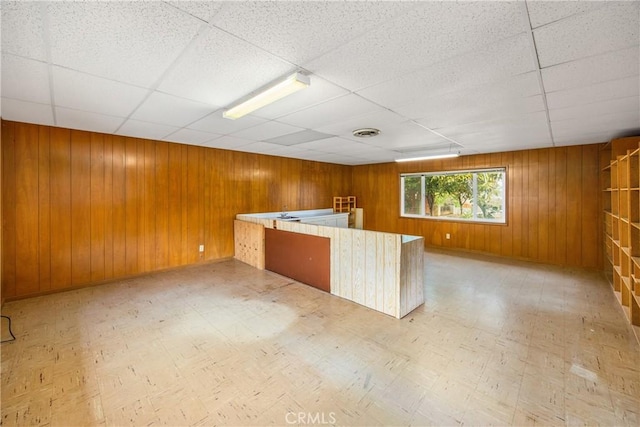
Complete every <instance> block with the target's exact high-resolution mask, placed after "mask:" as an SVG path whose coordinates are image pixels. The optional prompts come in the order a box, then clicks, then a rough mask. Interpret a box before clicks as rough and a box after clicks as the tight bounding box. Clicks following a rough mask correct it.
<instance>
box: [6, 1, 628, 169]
mask: <svg viewBox="0 0 640 427" xmlns="http://www.w3.org/2000/svg"><path fill="white" fill-rule="evenodd" d="M0 14H1V19H2V22H1V23H2V25H1V28H2V63H1V65H2V69H1V78H2V85H1V91H0V95H1V104H0V106H1V108H0V114H2V117H3V118H4V119H7V120H16V121H23V122H30V123H40V124H46V125H56V126H61V127H69V128H74V129H82V130H91V131H96V132H103V133H114V134H115V133H117V134H119V135H126V136H133V137H143V138H150V139H159V140H166V141H172V142H180V143H185V144H194V145H201V146H206V147H214V148H224V149H233V150H238V151H246V152H255V153H262V154H272V155H278V156H284V157H293V158H300V159H307V160H317V161H327V162H332V163H339V164H348V165H358V164H369V163H382V162H389V161H393V160H395V159H397V158H401V157H408V156H409V155H411V156H412V157H413V156H421V155H429V154H441V153H443V152H448V151H451V150H452V149H455V150H458V151H459V152H460V154H462V155H465V154H478V153H492V152H501V151H512V150H522V149H533V148H545V147H553V146H566V145H576V144H585V143H599V142H605V141H608V140H610V139H612V138H615V137H620V136H625V135H629V134H638V133H640V87H639V86H640V83H639V81H640V34H639V33H640V31H639V28H640V2H637V1H633V2H629V1H593V2H575V1H483V2H450V1H430V2H422V1H408V2H405V1H385V2H333V1H318V2H261V1H242V2H211V1H189V2H182V1H165V2H127V3H126V4H121V3H119V2H72V1H51V2H38V3H35V2H22V1H3V2H2V6H1V8H0ZM299 70H302V71H304V72H305V73H308V74H309V75H310V79H311V85H310V87H309V88H307V89H304V90H302V91H300V92H298V93H295V94H293V95H290V96H288V97H286V98H283V99H281V100H279V101H277V102H276V103H273V104H271V105H268V106H266V107H263V108H261V109H258V110H256V111H254V112H253V113H251V114H249V115H247V116H245V117H242V118H240V119H237V120H228V119H224V118H222V112H223V110H224V109H225V108H226V107H228V106H229V105H232V104H233V103H234V102H235V101H237V100H240V99H242V98H244V97H246V96H247V95H248V94H250V93H251V92H253V91H255V90H256V89H257V88H260V87H262V86H264V85H265V84H268V83H269V82H271V81H274V80H277V79H279V78H282V77H284V76H286V75H288V74H291V73H292V72H294V71H299ZM360 128H375V129H379V130H380V133H379V135H377V136H375V137H371V138H366V139H362V138H358V137H356V136H354V135H353V130H354V129H360ZM283 141H284V142H285V143H284V144H283V143H282V142H283Z"/></svg>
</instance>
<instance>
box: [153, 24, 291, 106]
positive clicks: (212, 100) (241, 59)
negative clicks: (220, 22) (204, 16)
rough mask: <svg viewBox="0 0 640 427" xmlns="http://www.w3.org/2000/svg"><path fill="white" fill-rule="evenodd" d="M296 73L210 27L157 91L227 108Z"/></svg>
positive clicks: (257, 50)
mask: <svg viewBox="0 0 640 427" xmlns="http://www.w3.org/2000/svg"><path fill="white" fill-rule="evenodd" d="M293 71H295V68H294V67H293V66H292V65H291V64H289V63H287V62H285V61H282V60H280V59H278V58H276V57H274V56H273V55H270V54H269V53H267V52H264V51H263V50H261V49H259V48H257V47H255V46H252V45H250V44H248V43H245V42H243V41H242V40H240V39H238V38H237V37H234V36H233V35H231V34H228V33H226V32H224V31H222V30H220V29H218V28H213V27H209V28H207V29H206V30H205V31H203V33H202V34H201V35H200V37H199V38H198V39H197V40H196V41H195V42H194V44H193V45H192V46H191V47H190V49H189V50H188V51H187V52H186V53H185V54H184V55H183V56H182V57H181V58H180V61H179V62H178V63H177V64H176V65H175V67H173V68H172V70H171V71H170V72H169V73H168V74H167V76H166V77H165V78H164V79H163V81H162V83H161V84H160V86H159V87H158V89H159V90H160V91H162V92H167V93H171V94H173V95H177V96H180V97H183V98H188V99H193V100H196V101H200V102H204V103H207V104H213V105H220V106H225V107H226V106H228V105H230V104H232V103H233V102H235V101H236V100H238V99H241V98H243V97H245V96H246V95H248V94H250V93H252V92H253V91H255V90H257V89H259V88H261V87H263V86H265V85H267V84H269V83H270V82H272V81H274V80H276V79H279V78H281V77H283V76H285V75H287V74H290V73H292V72H293Z"/></svg>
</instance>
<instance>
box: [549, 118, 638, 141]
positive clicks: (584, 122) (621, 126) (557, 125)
mask: <svg viewBox="0 0 640 427" xmlns="http://www.w3.org/2000/svg"><path fill="white" fill-rule="evenodd" d="M551 128H552V129H553V135H554V137H556V138H558V139H559V140H565V139H569V138H573V137H575V136H576V135H583V134H586V133H600V132H607V131H608V132H610V133H611V137H612V138H613V137H614V136H615V135H616V134H617V133H618V132H619V131H620V130H628V129H636V133H640V114H638V112H637V111H627V112H624V113H612V114H605V113H603V114H599V115H596V116H592V117H590V118H588V119H585V118H582V117H580V118H575V119H568V120H560V121H556V122H553V123H552V124H551ZM596 142H597V141H596Z"/></svg>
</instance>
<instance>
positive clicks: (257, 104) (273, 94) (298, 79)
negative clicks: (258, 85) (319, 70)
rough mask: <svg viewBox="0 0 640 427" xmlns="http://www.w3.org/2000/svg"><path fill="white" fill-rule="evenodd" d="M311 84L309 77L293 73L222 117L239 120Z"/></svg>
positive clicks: (229, 110)
mask: <svg viewBox="0 0 640 427" xmlns="http://www.w3.org/2000/svg"><path fill="white" fill-rule="evenodd" d="M310 84H311V83H310V81H309V76H307V75H304V74H301V73H299V72H296V73H293V74H291V75H290V76H288V77H286V78H285V79H282V80H278V81H276V82H274V83H271V84H269V85H267V86H265V87H264V88H262V89H259V90H258V91H257V92H256V93H255V94H254V95H251V97H250V98H248V99H246V100H244V101H241V102H239V103H237V104H236V105H234V106H232V107H230V108H228V109H226V110H225V111H224V112H223V113H222V117H224V118H225V119H231V120H235V119H239V118H240V117H242V116H245V115H247V114H249V113H251V112H252V111H255V110H257V109H258V108H262V107H264V106H265V105H269V104H271V103H272V102H275V101H277V100H279V99H281V98H284V97H285V96H287V95H291V94H292V93H294V92H297V91H299V90H301V89H305V88H307V87H309V85H310Z"/></svg>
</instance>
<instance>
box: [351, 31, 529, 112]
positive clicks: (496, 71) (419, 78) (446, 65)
mask: <svg viewBox="0 0 640 427" xmlns="http://www.w3.org/2000/svg"><path fill="white" fill-rule="evenodd" d="M535 69H536V64H535V62H534V58H533V55H532V51H531V46H530V41H529V39H528V36H527V35H526V34H519V35H517V36H515V37H509V38H507V39H504V40H500V41H499V42H497V43H493V44H491V45H489V46H486V47H484V48H483V49H478V50H475V51H473V52H469V53H467V54H464V55H460V56H456V57H454V58H450V59H447V60H445V61H443V62H440V63H437V64H434V65H431V66H429V67H427V68H424V69H421V70H419V71H416V72H414V73H410V74H405V75H401V76H399V77H397V78H394V79H392V80H389V81H387V82H385V83H382V84H379V85H376V86H372V87H369V88H366V89H364V90H361V91H359V92H358V93H359V94H360V95H362V96H363V97H365V98H367V99H371V100H372V101H375V102H377V103H380V104H384V105H385V106H388V107H391V108H395V107H398V106H402V105H406V104H411V103H421V102H423V99H425V98H432V97H436V96H439V95H442V94H445V93H447V92H462V91H466V90H469V89H472V88H475V87H477V86H483V85H488V84H494V83H499V82H501V81H502V80H503V79H505V78H508V77H512V76H515V75H520V74H525V73H527V72H529V71H534V70H535Z"/></svg>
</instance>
